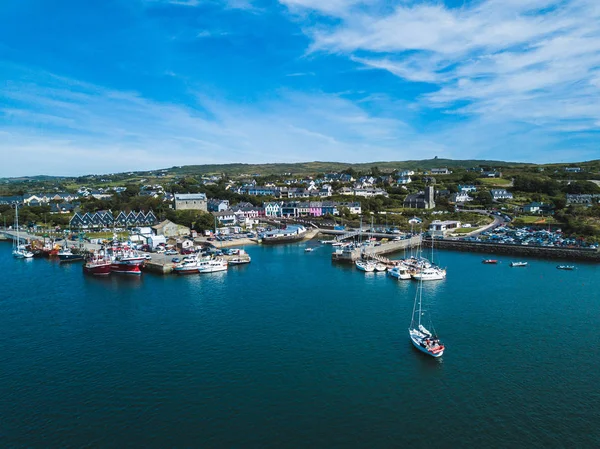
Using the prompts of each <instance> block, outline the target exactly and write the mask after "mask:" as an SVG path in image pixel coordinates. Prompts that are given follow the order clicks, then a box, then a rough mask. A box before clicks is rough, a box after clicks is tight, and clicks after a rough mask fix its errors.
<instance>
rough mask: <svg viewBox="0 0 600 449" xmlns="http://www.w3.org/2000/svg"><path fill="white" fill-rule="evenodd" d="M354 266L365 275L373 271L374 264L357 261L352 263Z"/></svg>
mask: <svg viewBox="0 0 600 449" xmlns="http://www.w3.org/2000/svg"><path fill="white" fill-rule="evenodd" d="M354 265H356V268H358V269H359V270H360V271H365V272H367V273H371V272H373V271H375V264H374V263H372V262H367V261H364V260H357V261H356V262H354Z"/></svg>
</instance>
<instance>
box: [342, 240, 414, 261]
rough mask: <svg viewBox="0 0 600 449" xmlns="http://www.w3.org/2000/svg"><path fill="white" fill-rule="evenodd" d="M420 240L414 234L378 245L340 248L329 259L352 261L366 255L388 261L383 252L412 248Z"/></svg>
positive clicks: (389, 252)
mask: <svg viewBox="0 0 600 449" xmlns="http://www.w3.org/2000/svg"><path fill="white" fill-rule="evenodd" d="M421 241H422V238H421V236H420V235H416V236H413V237H410V238H408V239H403V240H396V241H391V242H386V243H382V244H381V245H378V246H359V247H357V248H353V249H350V250H348V249H345V248H342V249H338V250H336V251H334V252H333V253H332V254H331V260H332V261H334V262H348V263H354V262H356V261H357V260H358V259H360V258H362V257H368V258H371V259H375V260H378V261H380V262H383V263H389V262H390V260H389V259H387V258H385V257H382V256H383V255H384V254H391V253H396V252H398V251H403V250H405V249H408V248H414V247H416V246H419V245H420V244H421Z"/></svg>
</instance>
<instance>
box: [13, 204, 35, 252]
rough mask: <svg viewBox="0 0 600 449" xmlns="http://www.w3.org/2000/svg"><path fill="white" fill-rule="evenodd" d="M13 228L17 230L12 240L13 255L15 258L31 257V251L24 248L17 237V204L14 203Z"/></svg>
mask: <svg viewBox="0 0 600 449" xmlns="http://www.w3.org/2000/svg"><path fill="white" fill-rule="evenodd" d="M15 229H16V230H17V237H16V239H15V240H13V242H14V244H13V252H12V254H13V256H14V257H16V258H17V259H30V258H32V257H33V253H32V252H31V251H28V250H27V249H26V248H25V245H21V238H20V237H19V205H18V204H15Z"/></svg>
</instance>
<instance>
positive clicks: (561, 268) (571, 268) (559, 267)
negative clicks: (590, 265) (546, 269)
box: [556, 265, 575, 270]
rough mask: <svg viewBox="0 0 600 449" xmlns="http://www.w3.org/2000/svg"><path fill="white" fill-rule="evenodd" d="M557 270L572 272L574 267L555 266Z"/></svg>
mask: <svg viewBox="0 0 600 449" xmlns="http://www.w3.org/2000/svg"><path fill="white" fill-rule="evenodd" d="M556 268H558V269H559V270H574V269H575V266H573V265H557V267H556Z"/></svg>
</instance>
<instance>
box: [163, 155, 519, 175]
mask: <svg viewBox="0 0 600 449" xmlns="http://www.w3.org/2000/svg"><path fill="white" fill-rule="evenodd" d="M525 165H530V164H524V163H518V162H504V161H486V160H453V159H426V160H413V161H379V162H367V163H360V164H350V163H344V162H321V161H315V162H298V163H293V164H292V163H290V164H222V165H186V166H182V167H172V168H170V169H168V172H169V173H172V174H178V175H191V174H217V173H227V174H228V175H230V176H231V175H233V176H235V175H242V174H246V175H252V174H259V175H262V176H265V175H274V174H281V173H292V174H295V175H302V174H310V173H327V172H339V171H343V170H346V169H349V168H352V169H354V170H356V171H362V172H364V171H368V170H370V169H371V168H372V167H378V168H379V169H380V170H381V171H383V172H391V171H393V170H404V169H406V170H417V169H421V170H427V169H431V168H436V167H448V168H456V167H463V168H468V167H478V166H491V167H518V166H525Z"/></svg>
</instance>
